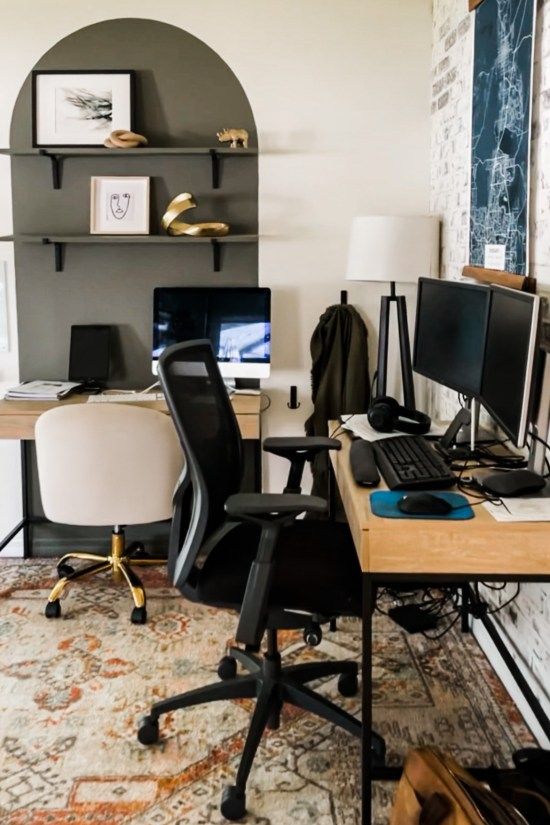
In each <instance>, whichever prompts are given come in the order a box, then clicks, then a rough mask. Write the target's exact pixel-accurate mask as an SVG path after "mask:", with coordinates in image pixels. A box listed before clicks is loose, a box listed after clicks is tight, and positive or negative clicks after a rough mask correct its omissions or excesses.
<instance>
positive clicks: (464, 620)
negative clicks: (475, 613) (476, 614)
mask: <svg viewBox="0 0 550 825" xmlns="http://www.w3.org/2000/svg"><path fill="white" fill-rule="evenodd" d="M460 592H461V596H462V601H461V604H460V626H461V630H462V632H463V633H469V632H470V610H469V606H470V585H469V584H463V585H462V587H461V588H460Z"/></svg>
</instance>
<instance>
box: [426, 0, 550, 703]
mask: <svg viewBox="0 0 550 825" xmlns="http://www.w3.org/2000/svg"><path fill="white" fill-rule="evenodd" d="M537 5H538V10H537V13H538V19H537V30H536V44H535V68H534V76H533V133H532V151H531V216H530V233H531V234H530V270H531V274H532V275H534V276H535V277H536V278H538V280H539V283H540V284H541V285H543V287H544V288H545V290H548V289H550V0H538V4H537ZM467 7H468V3H467V0H434V3H433V58H432V106H431V112H432V136H431V210H432V212H434V213H435V214H439V215H440V216H441V219H442V226H443V230H442V231H443V235H442V277H445V278H459V277H460V273H461V271H462V267H463V266H464V264H466V263H467V262H468V220H469V190H470V186H469V174H470V134H471V101H472V94H471V88H472V58H473V29H474V26H473V23H474V17H473V14H470V13H469V12H468V10H467ZM439 406H440V412H441V413H442V414H443V415H444V416H445V417H448V416H449V415H450V414H453V411H454V409H455V408H456V396H454V394H452V393H448V392H444V393H442V395H441V398H440V399H439ZM549 552H550V541H549ZM511 592H513V588H512V586H509V587H508V588H507V589H506V591H504V592H503V593H502V594H498V598H497V600H499V601H500V602H501V603H502V602H503V601H505V600H506V598H507V597H508V596H509V595H510V594H511ZM499 621H500V624H501V628H502V630H503V631H504V632H505V633H506V635H507V637H508V639H509V641H510V643H511V647H512V649H513V650H514V651H515V654H516V656H517V657H518V659H519V660H520V661H521V662H523V663H524V665H525V666H526V668H528V671H529V681H530V682H531V684H532V686H533V688H534V690H535V692H536V693H537V695H538V696H539V698H540V699H541V701H543V703H544V705H545V707H546V711H547V713H548V714H549V715H550V687H549V685H550V586H545V587H543V586H541V585H534V584H532V585H523V586H522V591H521V594H520V597H519V598H518V599H517V600H516V601H515V602H514V603H513V604H512V605H511V606H510V607H509V608H506V609H505V610H504V611H503V613H502V614H500V619H499Z"/></svg>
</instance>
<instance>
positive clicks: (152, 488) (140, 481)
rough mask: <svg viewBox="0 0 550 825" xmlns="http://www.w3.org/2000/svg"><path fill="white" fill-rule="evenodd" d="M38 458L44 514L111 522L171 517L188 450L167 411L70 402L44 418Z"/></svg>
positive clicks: (93, 522) (62, 518)
mask: <svg viewBox="0 0 550 825" xmlns="http://www.w3.org/2000/svg"><path fill="white" fill-rule="evenodd" d="M36 456H37V463H38V477H39V482H40V493H41V497H42V504H43V507H44V512H45V514H46V516H47V518H49V519H51V520H52V521H56V522H60V523H62V524H83V525H90V526H93V525H96V526H99V525H101V526H112V525H115V524H117V525H118V524H120V525H122V524H145V523H148V522H153V521H163V520H164V519H169V518H170V517H171V515H172V497H173V494H174V488H175V487H176V484H177V482H178V479H179V477H180V476H181V472H182V467H183V454H182V450H181V446H180V444H179V441H178V437H177V434H176V431H175V429H174V426H173V424H172V422H171V421H170V418H169V416H167V415H166V414H164V413H162V412H158V411H157V410H150V409H146V408H144V407H136V406H131V405H130V404H67V405H64V406H60V407H56V408H54V409H52V410H48V412H46V413H44V414H43V415H41V416H40V418H39V419H38V421H37V423H36Z"/></svg>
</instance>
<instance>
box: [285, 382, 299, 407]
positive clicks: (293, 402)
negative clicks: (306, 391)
mask: <svg viewBox="0 0 550 825" xmlns="http://www.w3.org/2000/svg"><path fill="white" fill-rule="evenodd" d="M286 405H287V407H288V409H289V410H297V409H298V407H299V406H300V402H299V401H298V387H295V386H294V385H292V386H291V387H290V400H289V401H287V404H286Z"/></svg>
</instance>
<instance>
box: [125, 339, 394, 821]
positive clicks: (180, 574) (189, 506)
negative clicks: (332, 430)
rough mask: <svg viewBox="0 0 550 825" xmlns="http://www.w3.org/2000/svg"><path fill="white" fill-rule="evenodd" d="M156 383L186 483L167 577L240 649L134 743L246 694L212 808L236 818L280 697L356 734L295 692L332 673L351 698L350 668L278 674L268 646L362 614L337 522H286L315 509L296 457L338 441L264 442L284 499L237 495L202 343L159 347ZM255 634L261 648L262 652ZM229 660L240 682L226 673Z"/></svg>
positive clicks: (234, 452) (347, 545) (226, 426)
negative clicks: (207, 706) (304, 491)
mask: <svg viewBox="0 0 550 825" xmlns="http://www.w3.org/2000/svg"><path fill="white" fill-rule="evenodd" d="M159 376H160V380H161V384H162V387H163V390H164V393H165V395H166V400H167V403H168V407H169V408H170V412H171V414H172V418H173V420H174V424H175V426H176V429H177V432H178V435H179V437H180V439H181V443H182V446H183V450H184V453H185V456H186V471H185V478H184V480H183V481H182V483H181V485H180V487H179V490H178V493H177V496H176V500H175V512H174V519H173V525H172V533H171V538H170V548H169V561H168V569H169V573H170V575H171V577H172V580H173V582H174V584H175V586H176V587H178V588H179V590H180V591H181V593H182V594H183V595H184V596H185V597H186V598H188V599H191V600H193V601H198V602H201V603H203V604H207V605H211V606H216V607H221V608H230V609H233V610H236V611H239V613H240V618H239V622H238V627H237V633H236V640H237V643H238V644H239V645H241V646H240V647H233V648H231V649H230V651H229V654H228V655H227V656H225V657H223V659H222V660H221V661H220V664H219V667H218V675H219V677H220V679H221V680H222V681H220V682H217V683H215V684H211V685H208V686H207V687H203V688H198V689H196V690H192V691H189V692H188V693H184V694H181V695H179V696H174V697H172V698H171V699H166V700H164V701H161V702H157V703H156V704H154V705H153V706H152V709H151V712H150V715H148V716H146V717H144V719H142V720H141V723H140V727H139V730H138V739H139V741H140V742H141V743H142V744H145V745H150V744H153V743H155V742H157V741H158V738H159V722H158V720H159V716H160V715H161V714H163V713H168V712H170V711H173V710H177V709H179V708H186V707H191V706H192V705H198V704H202V703H205V702H213V701H217V700H220V699H239V698H253V697H255V698H256V706H255V710H254V713H253V716H252V720H251V723H250V728H249V731H248V735H247V739H246V743H245V746H244V750H243V753H242V758H241V762H240V766H239V769H238V773H237V778H236V782H235V785H231V786H229V787H227V788H226V789H225V790H224V793H223V796H222V802H221V812H222V814H223V815H224V816H225V817H226V818H227V819H230V820H237V819H240V818H241V817H243V816H244V814H245V813H246V799H245V790H246V782H247V779H248V775H249V773H250V769H251V767H252V762H253V759H254V755H255V753H256V750H257V748H258V745H259V743H260V740H261V737H262V734H263V731H264V729H265V728H266V727H269V728H277V727H278V726H279V719H280V713H281V708H282V705H283V703H284V702H289V703H291V704H293V705H295V706H297V707H299V708H303V709H305V710H307V711H310V712H311V713H315V714H316V715H318V716H320V717H321V718H323V719H326V720H327V721H329V722H332V723H334V724H336V725H339V726H340V727H342V728H344V729H345V730H347V731H349V732H350V733H351V734H353V735H355V736H359V735H360V730H361V724H360V722H359V721H358V720H357V719H355V718H354V717H353V716H351V715H350V714H349V713H347V712H346V711H345V710H343V709H341V708H339V707H337V706H336V705H334V704H333V703H332V702H330V701H329V700H328V699H326V698H324V697H323V696H321V695H319V694H317V693H314V692H313V691H312V690H310V689H309V688H308V687H306V683H307V682H311V681H313V680H315V679H319V678H322V677H326V676H332V675H336V674H340V678H339V683H338V686H339V690H340V692H341V694H343V695H345V696H348V695H353V694H355V693H356V692H357V664H356V663H355V662H336V661H328V662H327V661H323V662H309V663H307V664H302V665H292V666H290V667H282V665H281V657H280V654H279V651H278V647H277V630H282V629H288V628H306V635H307V633H308V632H309V633H310V640H312V641H317V640H318V639H319V638H320V634H319V626H320V624H322V623H323V622H324V621H328V620H329V618H331V617H336V616H359V615H360V614H361V572H360V568H359V564H358V561H357V555H356V552H355V549H354V545H353V541H352V538H351V535H350V533H349V529H348V527H347V525H344V524H338V523H332V522H327V521H326V520H324V521H315V520H306V521H302V520H299V521H296V517H297V516H298V515H300V514H301V513H304V512H306V513H312V514H322V513H323V512H325V510H326V502H325V501H324V500H323V499H320V498H317V497H314V496H307V495H300V494H299V489H300V483H301V472H302V469H303V466H304V462H305V460H306V459H307V458H309V457H311V456H313V455H315V454H316V453H318V452H319V451H320V450H327V449H339V447H340V444H339V442H338V441H335V440H331V439H327V438H306V437H303V438H288V439H281V438H274V439H267V440H266V442H265V444H264V449H267V450H271V451H272V452H274V453H277V454H278V455H284V456H286V457H288V458H289V459H290V460H291V471H290V474H289V481H288V483H287V487H286V492H285V493H284V494H281V495H276V494H262V493H252V494H239V492H238V491H239V488H240V484H241V475H242V452H241V447H242V445H241V438H240V433H239V429H238V425H237V420H236V417H235V414H234V412H233V408H232V406H231V403H230V401H229V398H228V395H227V390H226V388H225V386H224V383H223V380H222V378H221V375H220V372H219V370H218V366H217V364H216V360H215V358H214V354H213V352H212V348H211V345H210V342H209V341H192V342H188V343H185V344H177V345H175V346H173V347H170V348H169V349H167V350H165V352H164V353H163V355H162V357H161V359H160V361H159ZM306 583H307V585H306ZM298 611H300V612H298ZM308 629H309V630H308ZM264 635H265V637H266V651H265V653H264V654H263V656H261V655H258V653H259V651H260V646H261V642H262V639H263V637H264ZM237 663H239V664H240V665H241V666H242V668H243V669H244V670H245V671H246V675H237ZM373 754H374V756H375V758H376V759H377V760H378V761H383V757H384V743H383V741H382V740H381V739H380V738H379V737H375V738H374V739H373Z"/></svg>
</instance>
